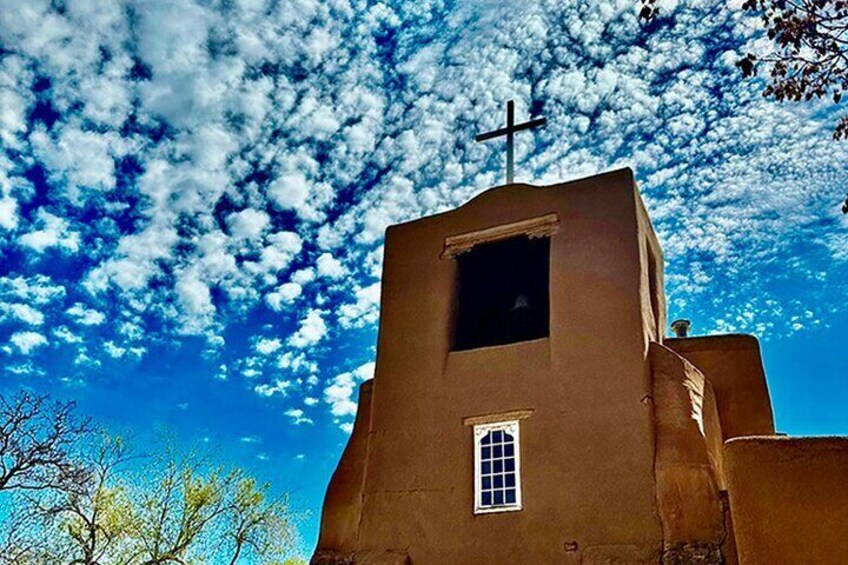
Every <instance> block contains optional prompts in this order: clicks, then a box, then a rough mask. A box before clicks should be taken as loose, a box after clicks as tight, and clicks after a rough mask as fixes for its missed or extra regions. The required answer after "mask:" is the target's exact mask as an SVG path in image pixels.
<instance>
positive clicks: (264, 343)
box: [254, 337, 283, 355]
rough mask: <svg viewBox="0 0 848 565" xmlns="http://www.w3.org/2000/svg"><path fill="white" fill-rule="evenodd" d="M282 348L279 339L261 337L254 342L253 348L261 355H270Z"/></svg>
mask: <svg viewBox="0 0 848 565" xmlns="http://www.w3.org/2000/svg"><path fill="white" fill-rule="evenodd" d="M282 346H283V344H282V342H280V340H279V339H276V338H273V339H269V338H264V337H263V338H261V339H259V340H258V341H257V342H256V344H255V345H254V348H255V349H256V351H257V352H258V353H261V354H262V355H270V354H272V353H274V352H275V351H277V350H278V349H280V348H281V347H282Z"/></svg>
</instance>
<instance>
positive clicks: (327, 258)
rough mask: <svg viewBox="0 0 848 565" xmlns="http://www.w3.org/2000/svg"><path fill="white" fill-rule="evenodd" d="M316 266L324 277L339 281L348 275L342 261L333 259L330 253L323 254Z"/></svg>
mask: <svg viewBox="0 0 848 565" xmlns="http://www.w3.org/2000/svg"><path fill="white" fill-rule="evenodd" d="M315 264H316V265H317V267H318V274H319V275H321V276H322V277H328V278H331V279H339V278H341V277H343V276H345V274H347V270H346V269H345V268H344V266H343V265H342V263H341V261H339V260H338V259H336V258H335V257H333V256H332V255H331V254H330V253H322V254H321V255H320V256H319V257H318V259H317V261H316V262H315Z"/></svg>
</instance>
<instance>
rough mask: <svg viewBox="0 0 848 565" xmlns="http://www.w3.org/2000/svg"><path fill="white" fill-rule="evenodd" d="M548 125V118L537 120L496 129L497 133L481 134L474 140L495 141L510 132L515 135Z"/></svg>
mask: <svg viewBox="0 0 848 565" xmlns="http://www.w3.org/2000/svg"><path fill="white" fill-rule="evenodd" d="M546 123H548V120H547V119H546V118H537V119H535V120H530V121H529V122H524V123H523V124H517V125H514V126H512V127H511V128H510V127H505V128H501V129H496V130H495V131H490V132H488V133H481V134H480V135H478V136H476V137H475V138H474V140H475V141H478V142H479V141H487V140H489V139H494V138H496V137H503V136H505V135H507V134H509V133H510V132H512V133H515V132H517V131H522V130H525V129H531V128H537V127H541V126H543V125H545V124H546Z"/></svg>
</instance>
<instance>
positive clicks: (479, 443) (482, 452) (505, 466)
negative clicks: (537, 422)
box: [474, 420, 521, 514]
mask: <svg viewBox="0 0 848 565" xmlns="http://www.w3.org/2000/svg"><path fill="white" fill-rule="evenodd" d="M519 438H520V436H519V428H518V420H509V421H504V422H493V423H486V424H477V425H475V426H474V513H475V514H485V513H489V512H507V511H511V510H521V456H520V451H521V450H520V449H519V446H520V443H519Z"/></svg>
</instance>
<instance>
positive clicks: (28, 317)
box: [0, 303, 44, 326]
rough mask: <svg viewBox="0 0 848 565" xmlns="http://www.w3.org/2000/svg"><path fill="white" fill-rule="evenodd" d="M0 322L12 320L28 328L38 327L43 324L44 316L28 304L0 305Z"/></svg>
mask: <svg viewBox="0 0 848 565" xmlns="http://www.w3.org/2000/svg"><path fill="white" fill-rule="evenodd" d="M0 313H2V315H0V321H2V320H5V319H6V318H12V319H15V320H18V321H19V322H23V323H25V324H27V325H30V326H40V325H41V324H43V323H44V314H42V313H41V312H40V311H38V310H36V309H35V308H33V307H32V306H30V305H28V304H5V303H0Z"/></svg>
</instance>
